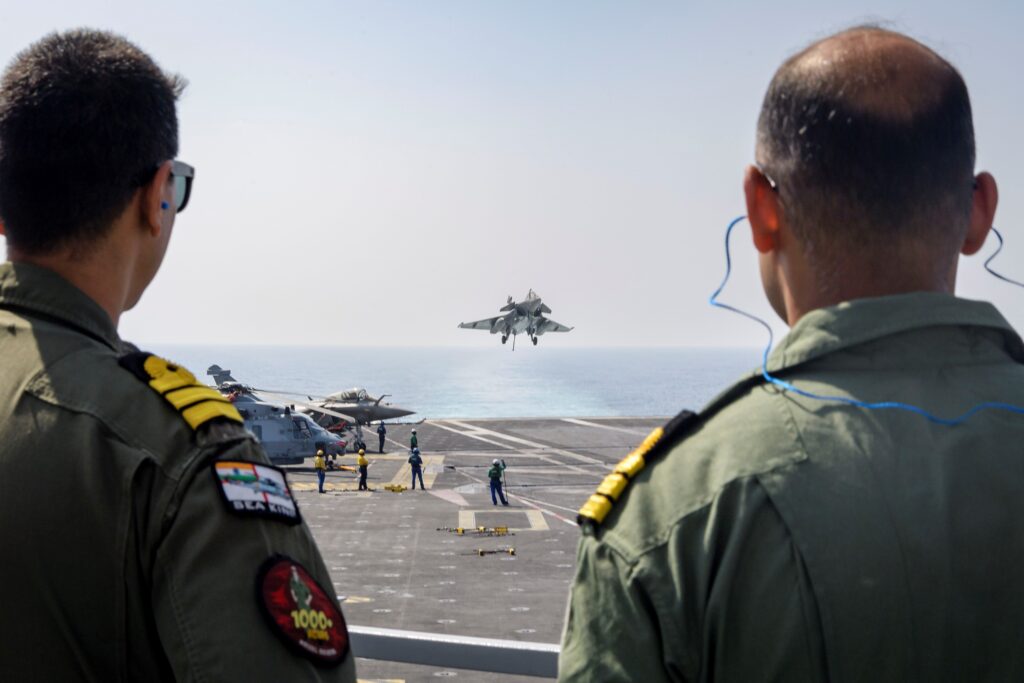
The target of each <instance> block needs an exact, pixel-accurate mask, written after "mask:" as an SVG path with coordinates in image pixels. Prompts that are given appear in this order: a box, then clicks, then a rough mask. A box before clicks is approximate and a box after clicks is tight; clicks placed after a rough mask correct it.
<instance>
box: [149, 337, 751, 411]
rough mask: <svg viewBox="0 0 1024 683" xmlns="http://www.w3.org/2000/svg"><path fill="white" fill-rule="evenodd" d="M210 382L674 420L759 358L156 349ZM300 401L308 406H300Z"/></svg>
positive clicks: (616, 352) (744, 353) (531, 351)
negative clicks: (219, 377) (215, 374)
mask: <svg viewBox="0 0 1024 683" xmlns="http://www.w3.org/2000/svg"><path fill="white" fill-rule="evenodd" d="M147 350H149V351H152V352H154V353H158V354H160V355H163V356H166V357H168V358H170V359H172V360H174V361H176V362H178V363H181V364H182V365H184V366H185V367H187V368H189V369H190V370H192V371H193V372H194V373H195V374H196V376H197V377H199V378H200V380H202V381H206V382H211V383H212V378H211V377H209V376H207V375H206V374H205V373H206V370H207V368H208V367H209V366H210V365H213V364H217V365H220V366H221V367H222V368H225V369H229V370H231V372H232V374H233V375H234V377H235V379H237V380H238V381H239V382H242V383H244V384H248V385H250V386H252V387H254V388H257V389H263V390H266V391H275V392H281V391H288V392H297V393H301V394H306V395H308V396H311V397H313V398H316V397H318V396H324V395H326V394H329V393H332V392H335V391H340V390H343V389H350V388H352V387H365V388H366V390H367V391H368V392H369V393H370V394H371V395H374V396H379V395H380V394H382V393H383V394H390V396H389V397H388V398H386V399H385V401H387V402H391V403H394V404H395V405H398V406H401V407H403V408H408V409H410V410H415V411H416V416H415V417H411V418H407V419H419V418H427V419H432V418H458V417H470V418H483V417H495V418H499V417H602V416H621V417H626V416H630V417H632V416H669V415H674V414H676V413H678V412H679V411H680V410H682V409H684V408H688V409H691V410H697V409H699V408H700V407H701V406H703V405H704V404H705V403H707V402H708V401H709V400H710V399H712V398H714V397H715V396H716V395H717V394H718V393H719V392H720V391H722V390H723V389H725V388H726V387H728V386H729V385H730V384H731V383H733V382H734V381H735V380H736V379H737V378H738V377H740V376H741V375H742V374H744V373H746V372H747V371H749V370H751V369H752V368H754V367H755V366H756V365H757V364H758V362H759V360H760V351H759V350H758V349H735V348H728V349H706V348H679V349H665V348H659V349H649V348H644V349H642V348H608V349H571V348H569V349H565V348H562V349H559V348H550V347H549V348H544V347H532V346H528V347H524V348H521V349H517V350H516V351H515V352H511V351H510V350H509V349H508V347H495V348H490V347H488V348H479V349H476V348H474V349H466V348H360V347H334V348H328V347H271V346H180V345H162V346H161V345H158V344H155V345H149V346H148V348H147ZM297 400H301V398H300V399H297Z"/></svg>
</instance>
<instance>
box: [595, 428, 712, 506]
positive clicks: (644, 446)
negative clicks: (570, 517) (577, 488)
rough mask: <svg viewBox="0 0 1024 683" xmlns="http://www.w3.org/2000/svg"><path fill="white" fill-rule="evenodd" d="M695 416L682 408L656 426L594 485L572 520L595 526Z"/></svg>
mask: <svg viewBox="0 0 1024 683" xmlns="http://www.w3.org/2000/svg"><path fill="white" fill-rule="evenodd" d="M698 418H699V416H698V415H697V413H694V412H692V411H689V410H684V411H683V412H681V413H679V415H677V416H675V417H674V418H672V420H670V421H669V423H668V424H666V425H665V426H664V427H658V428H657V429H655V430H654V431H653V432H651V433H650V434H648V435H647V438H646V439H644V440H643V442H642V443H641V444H640V445H639V446H637V447H636V448H635V449H633V451H632V452H631V453H630V454H629V455H627V456H626V457H625V458H623V459H622V461H621V462H619V464H618V465H616V466H615V469H614V470H613V471H612V473H611V474H609V475H608V476H606V477H605V478H604V481H602V482H601V485H600V486H598V487H597V491H595V492H594V493H592V494H591V495H590V498H588V499H587V502H586V503H584V504H583V507H581V508H580V511H579V513H578V514H577V515H576V523H577V524H579V525H580V526H582V525H583V524H587V523H590V524H594V525H598V524H600V523H601V522H603V521H604V519H605V517H607V516H608V513H609V512H611V511H612V508H613V507H615V504H616V503H617V502H619V499H620V498H621V497H622V492H623V491H625V490H626V487H627V486H629V482H631V481H632V480H633V478H634V477H636V475H637V474H638V473H639V472H640V470H642V469H643V468H644V467H646V466H647V464H648V463H650V462H652V461H653V460H654V459H655V458H657V457H658V456H660V455H661V454H662V453H664V452H666V451H668V450H669V449H670V448H671V446H672V444H673V443H675V442H676V440H677V437H678V436H679V435H680V434H681V433H682V432H683V431H684V430H685V429H687V428H689V427H690V426H691V425H693V424H695V423H696V422H697V421H698Z"/></svg>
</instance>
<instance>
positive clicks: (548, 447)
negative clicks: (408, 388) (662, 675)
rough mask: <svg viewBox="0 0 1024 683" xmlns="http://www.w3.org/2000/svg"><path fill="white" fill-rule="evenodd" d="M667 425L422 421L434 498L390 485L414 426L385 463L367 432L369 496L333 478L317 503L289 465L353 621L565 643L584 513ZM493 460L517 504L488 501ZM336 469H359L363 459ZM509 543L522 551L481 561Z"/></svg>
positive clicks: (363, 663) (403, 477) (371, 672)
mask: <svg viewBox="0 0 1024 683" xmlns="http://www.w3.org/2000/svg"><path fill="white" fill-rule="evenodd" d="M665 421H666V418H614V419H613V418H579V419H577V418H570V419H564V420H559V419H510V420H478V419H465V420H463V419H458V420H433V421H430V422H426V423H424V424H420V425H416V429H417V431H418V433H419V445H420V451H421V454H422V456H423V458H424V460H425V461H426V466H427V467H426V471H425V473H424V478H425V479H426V484H427V490H426V491H421V490H419V489H417V490H416V491H405V492H403V493H391V492H388V491H385V490H384V488H383V485H384V484H389V483H401V484H404V485H406V486H408V485H409V484H410V481H409V476H408V475H409V470H408V465H407V464H406V458H407V457H408V444H409V431H410V429H411V426H406V425H401V426H399V425H396V426H393V427H391V428H389V430H388V443H387V445H386V447H385V451H386V452H385V454H384V455H377V453H376V448H375V447H376V445H377V435H376V434H375V433H372V432H371V431H368V432H367V434H366V436H367V442H368V444H370V446H371V449H370V452H368V453H367V457H368V458H369V460H370V462H371V465H370V471H369V472H370V473H369V485H370V487H371V488H372V489H374V490H373V491H371V492H369V493H367V492H358V491H356V490H355V489H356V483H357V475H356V474H355V473H353V472H346V471H340V472H337V471H336V472H328V474H327V488H328V492H327V493H325V494H319V493H317V490H316V476H315V473H314V471H313V469H312V468H311V467H307V466H295V467H289V468H286V469H287V470H288V472H289V475H288V476H289V481H290V482H291V484H292V488H293V492H294V494H295V497H296V499H297V500H298V502H299V506H300V509H301V511H302V514H303V516H304V518H305V520H306V522H307V523H308V524H309V526H310V528H311V529H312V532H313V535H314V537H315V538H316V541H317V543H318V544H319V546H320V551H321V553H323V556H324V559H325V561H326V562H327V566H328V568H329V569H330V571H331V577H332V579H333V580H334V589H335V591H336V592H337V594H338V595H339V596H343V598H342V609H343V611H344V613H345V618H346V620H347V622H348V623H349V624H357V625H360V626H377V627H384V628H396V629H406V630H412V631H430V632H435V633H449V634H455V635H465V636H476V637H484V638H503V639H509V640H526V641H535V642H545V643H557V642H558V640H559V638H560V635H561V628H562V621H563V617H564V612H565V604H566V599H567V596H568V587H569V582H570V580H571V579H572V576H573V570H574V565H575V549H576V541H577V539H578V538H579V531H578V529H577V527H576V523H575V517H576V510H577V509H578V508H579V506H580V505H581V504H582V503H583V501H585V500H586V499H587V497H588V496H589V495H590V494H591V493H592V492H593V490H594V489H595V488H596V486H597V484H598V483H599V482H600V481H601V479H602V478H603V476H604V475H605V474H606V473H607V472H608V471H609V470H610V469H611V468H612V467H613V466H614V464H615V463H617V462H618V461H619V460H620V459H622V458H623V457H624V456H625V455H626V454H627V453H628V452H629V451H630V450H631V449H632V448H633V447H634V446H636V445H637V444H638V443H639V442H640V441H642V440H643V438H644V436H646V435H647V434H648V433H649V432H650V431H651V430H652V429H654V428H655V427H657V426H660V425H662V424H664V422H665ZM371 437H372V438H371ZM494 458H504V460H505V462H506V464H507V465H508V470H507V472H506V479H507V483H508V489H507V492H508V493H507V494H508V496H509V502H510V503H511V505H510V506H509V507H502V506H501V505H500V504H499V505H498V506H497V507H495V506H493V505H492V504H491V500H490V494H489V490H488V487H487V469H488V468H489V467H490V463H491V461H492V460H493V459H494ZM340 462H341V463H343V464H345V465H354V464H355V458H354V456H351V455H349V456H346V457H344V458H342V459H341V460H340ZM310 464H311V463H310ZM459 526H463V527H474V526H486V527H494V526H508V527H510V529H511V530H512V534H513V535H510V536H506V537H487V536H477V535H472V534H467V535H465V536H458V535H456V534H455V533H453V532H449V531H439V530H438V529H439V528H442V527H459ZM509 547H512V548H514V549H515V555H510V554H508V553H501V554H487V555H484V556H480V555H479V554H478V553H477V552H476V551H477V550H478V549H483V550H501V549H505V548H509ZM356 654H357V655H358V652H357V653H356ZM357 668H358V672H359V679H360V680H361V681H378V680H380V681H409V682H412V681H436V680H438V679H453V680H463V681H502V682H512V681H538V680H542V679H537V678H526V677H514V676H503V675H497V674H486V673H481V672H475V671H460V670H457V669H451V670H442V669H437V668H431V667H421V666H413V665H408V664H398V663H392V662H383V661H376V660H365V659H359V660H357Z"/></svg>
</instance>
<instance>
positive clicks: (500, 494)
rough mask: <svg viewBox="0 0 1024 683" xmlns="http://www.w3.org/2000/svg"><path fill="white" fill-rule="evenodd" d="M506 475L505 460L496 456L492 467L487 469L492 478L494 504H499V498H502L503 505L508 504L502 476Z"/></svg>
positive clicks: (492, 499) (489, 476) (492, 500)
mask: <svg viewBox="0 0 1024 683" xmlns="http://www.w3.org/2000/svg"><path fill="white" fill-rule="evenodd" d="M504 475H505V461H504V460H498V459H497V458H495V459H494V461H493V462H492V463H491V468H490V469H489V470H487V477H488V479H490V480H491V503H492V504H493V505H497V504H498V498H501V504H502V505H508V501H507V500H505V492H504V491H502V490H501V478H502V477H503V476H504Z"/></svg>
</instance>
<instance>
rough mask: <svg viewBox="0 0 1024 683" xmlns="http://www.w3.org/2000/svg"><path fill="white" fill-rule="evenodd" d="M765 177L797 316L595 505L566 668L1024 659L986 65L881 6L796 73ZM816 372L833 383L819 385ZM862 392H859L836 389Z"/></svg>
mask: <svg viewBox="0 0 1024 683" xmlns="http://www.w3.org/2000/svg"><path fill="white" fill-rule="evenodd" d="M757 162H758V165H757V166H751V167H749V168H748V169H747V172H746V178H745V184H744V190H745V194H746V201H747V214H748V220H749V224H750V228H751V233H752V237H753V241H754V245H755V247H756V248H757V250H758V251H759V252H760V268H761V274H762V281H763V284H764V289H765V292H766V294H767V296H768V299H769V301H770V302H771V304H772V306H773V308H774V309H775V310H776V311H777V312H778V313H779V315H780V316H781V317H782V318H783V319H784V320H785V321H786V322H787V323H789V325H790V326H791V327H792V329H791V331H790V333H789V335H788V336H787V337H786V339H785V341H783V342H782V343H781V344H780V345H779V347H778V348H776V349H775V350H774V352H773V353H772V355H771V357H770V358H769V359H768V362H767V371H768V373H770V375H772V376H773V377H775V378H777V379H778V380H780V381H783V382H788V383H790V384H789V385H786V386H783V385H780V384H777V383H774V382H771V381H769V380H767V379H766V378H765V377H764V376H762V374H761V373H760V372H757V373H754V374H752V375H751V376H750V377H748V378H746V379H743V380H742V381H740V382H739V383H737V384H736V385H734V386H733V387H732V388H731V389H728V390H727V391H725V392H724V393H723V394H721V395H720V396H719V397H718V398H717V399H715V400H714V401H712V403H711V404H710V405H709V406H707V407H706V408H705V409H704V411H703V412H702V413H701V414H700V415H693V414H692V413H684V414H681V415H680V416H679V417H677V418H676V419H674V420H673V421H671V422H670V423H669V424H668V425H667V426H666V427H665V428H664V429H663V430H657V431H656V432H655V433H654V434H652V435H651V436H650V437H649V438H648V439H647V440H646V441H645V442H644V443H643V444H642V445H641V446H640V447H639V448H637V450H636V451H634V452H633V453H632V454H630V456H629V457H627V458H626V459H625V460H624V461H623V462H622V463H620V464H619V465H618V467H616V469H615V473H613V474H611V475H609V476H608V477H607V478H606V479H605V481H604V482H603V483H602V485H601V486H600V488H599V489H598V492H597V493H595V494H594V495H593V496H591V498H590V500H588V502H587V503H586V504H585V505H584V507H583V508H582V509H581V510H580V522H581V524H582V526H583V538H582V539H581V542H580V546H579V552H578V564H577V573H576V578H575V582H574V584H573V587H572V590H571V596H570V603H569V612H568V615H567V623H566V629H565V633H564V637H563V649H562V654H561V660H560V665H559V666H560V669H559V674H560V679H561V680H563V681H645V682H647V683H654V682H658V681H826V680H832V681H912V680H913V681H930V682H934V681H964V680H972V681H974V680H989V681H1005V680H1019V679H1021V677H1022V676H1024V647H1021V634H1024V610H1022V609H1021V605H1020V596H1021V590H1022V585H1021V584H1022V582H1021V577H1022V574H1021V568H1022V567H1024V522H1022V520H1024V460H1022V452H1021V444H1022V443H1024V415H1022V414H1019V413H1015V412H1014V411H1013V410H1012V409H1010V408H1008V407H1007V406H1004V407H1002V408H996V409H983V410H980V411H979V412H976V413H974V414H972V415H970V416H968V417H967V418H966V419H965V420H963V421H960V422H959V423H958V424H955V425H952V426H951V425H948V424H942V423H941V422H938V421H935V420H934V419H929V417H927V416H924V415H922V414H919V413H917V412H914V410H913V409H911V408H894V407H876V408H868V407H866V406H864V405H862V404H851V403H849V402H844V401H845V400H846V399H852V400H854V401H860V402H869V403H876V402H883V401H892V402H902V403H903V404H906V405H907V406H915V407H917V408H920V409H923V410H925V411H927V412H929V413H931V414H932V415H933V416H934V417H938V418H948V419H955V418H957V417H958V416H961V415H964V414H965V413H967V412H968V411H970V410H971V409H972V408H973V407H975V406H977V405H978V404H981V403H983V402H989V401H991V402H1004V403H1006V404H1009V405H1012V406H1018V407H1019V406H1024V367H1022V365H1021V364H1022V363H1024V344H1022V342H1021V338H1020V337H1019V336H1018V335H1017V333H1016V332H1015V331H1014V330H1013V329H1012V328H1011V327H1010V325H1009V324H1008V323H1007V322H1006V320H1004V319H1003V317H1002V316H1001V315H1000V314H999V313H998V312H997V311H996V309H995V308H994V307H993V306H992V305H990V304H988V303H985V302H976V301H968V300H964V299H958V298H956V297H955V296H953V291H954V282H955V277H956V272H957V262H958V255H959V254H961V253H962V254H967V255H969V254H973V253H975V252H976V251H978V250H979V249H980V248H981V247H982V245H983V243H984V241H985V238H986V236H987V234H988V232H989V229H990V227H991V225H992V220H993V216H994V213H995V208H996V201H997V193H996V185H995V181H994V179H993V178H992V176H991V175H989V174H988V173H980V174H977V175H975V173H974V136H973V123H972V121H971V109H970V104H969V100H968V95H967V89H966V86H965V85H964V82H963V80H962V79H961V77H960V75H959V73H957V71H956V70H955V69H954V68H953V67H952V66H951V65H949V64H948V63H947V62H945V61H944V60H943V59H942V58H940V57H939V56H938V55H936V54H935V53H934V52H932V51H931V50H929V49H928V48H927V47H925V46H923V45H921V44H919V43H917V42H915V41H913V40H911V39H909V38H907V37H905V36H902V35H899V34H896V33H892V32H888V31H884V30H881V29H876V28H872V27H861V28H857V29H851V30H849V31H845V32H843V33H840V34H837V35H835V36H832V37H830V38H827V39H825V40H823V41H820V42H818V43H815V44H813V45H812V46H810V47H809V48H807V49H806V50H804V51H803V52H801V53H799V54H797V55H796V56H794V57H793V58H792V59H790V60H789V61H787V62H786V63H785V64H784V65H783V66H782V67H781V68H780V69H779V71H778V72H777V73H776V75H775V77H774V79H773V80H772V83H771V85H770V86H769V89H768V93H767V94H766V96H765V100H764V106H763V109H762V112H761V117H760V121H759V124H758V142H757ZM800 392H806V393H807V394H812V395H815V396H821V397H834V398H830V399H829V400H822V399H821V398H813V397H811V396H808V395H802V394H801V393H800ZM837 399H840V400H837Z"/></svg>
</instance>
